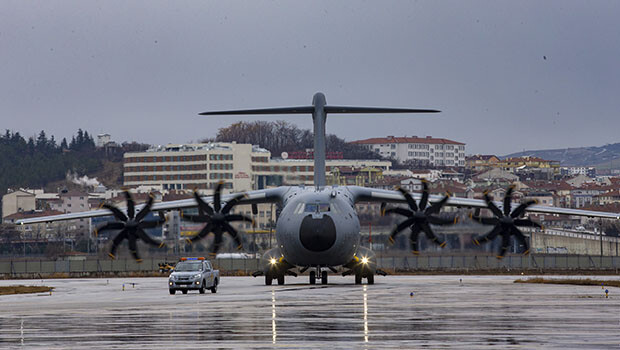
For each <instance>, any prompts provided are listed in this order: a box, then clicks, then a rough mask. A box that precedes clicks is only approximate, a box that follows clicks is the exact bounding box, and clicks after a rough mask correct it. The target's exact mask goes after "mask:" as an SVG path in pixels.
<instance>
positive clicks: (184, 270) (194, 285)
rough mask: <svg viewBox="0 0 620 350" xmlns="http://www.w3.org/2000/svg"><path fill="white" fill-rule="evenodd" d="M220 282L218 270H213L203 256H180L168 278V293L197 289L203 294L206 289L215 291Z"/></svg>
mask: <svg viewBox="0 0 620 350" xmlns="http://www.w3.org/2000/svg"><path fill="white" fill-rule="evenodd" d="M219 282H220V272H219V270H214V269H213V266H212V265H211V262H210V261H209V260H206V259H205V258H203V257H199V258H181V260H180V261H179V262H178V263H177V264H176V266H175V268H174V271H173V272H172V273H171V274H170V277H169V278H168V289H169V290H170V294H175V293H176V291H177V290H180V291H181V292H182V293H183V294H187V292H188V291H189V290H198V292H200V294H204V293H205V291H206V290H207V289H209V290H210V291H211V293H216V292H217V285H218V284H219Z"/></svg>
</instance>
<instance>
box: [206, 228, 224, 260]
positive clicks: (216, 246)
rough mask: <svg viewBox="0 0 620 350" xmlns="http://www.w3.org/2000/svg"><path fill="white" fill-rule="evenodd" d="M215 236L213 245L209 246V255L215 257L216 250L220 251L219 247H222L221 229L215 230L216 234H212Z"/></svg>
mask: <svg viewBox="0 0 620 350" xmlns="http://www.w3.org/2000/svg"><path fill="white" fill-rule="evenodd" d="M214 234H215V239H214V240H213V245H212V246H211V249H210V250H209V254H210V255H216V254H217V252H218V250H220V245H222V238H223V237H222V229H221V228H218V229H216V232H214Z"/></svg>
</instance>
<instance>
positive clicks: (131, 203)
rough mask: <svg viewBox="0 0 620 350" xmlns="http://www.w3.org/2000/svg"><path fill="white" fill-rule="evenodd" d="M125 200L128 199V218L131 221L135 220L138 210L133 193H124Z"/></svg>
mask: <svg viewBox="0 0 620 350" xmlns="http://www.w3.org/2000/svg"><path fill="white" fill-rule="evenodd" d="M123 193H124V194H125V199H127V216H128V217H129V218H130V219H133V218H134V217H135V215H136V208H135V203H134V201H133V198H132V196H131V193H129V191H124V192H123Z"/></svg>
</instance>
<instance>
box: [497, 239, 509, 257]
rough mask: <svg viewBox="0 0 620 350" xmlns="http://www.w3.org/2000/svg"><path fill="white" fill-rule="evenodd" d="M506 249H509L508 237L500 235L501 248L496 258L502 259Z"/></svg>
mask: <svg viewBox="0 0 620 350" xmlns="http://www.w3.org/2000/svg"><path fill="white" fill-rule="evenodd" d="M508 248H510V235H509V234H506V233H502V246H501V248H500V250H499V255H497V258H498V259H501V258H503V257H504V255H505V254H506V251H507V250H508Z"/></svg>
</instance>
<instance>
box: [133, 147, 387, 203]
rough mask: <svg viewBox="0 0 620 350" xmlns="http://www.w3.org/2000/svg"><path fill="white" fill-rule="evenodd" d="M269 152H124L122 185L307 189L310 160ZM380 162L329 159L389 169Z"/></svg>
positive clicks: (334, 162) (198, 149) (218, 149)
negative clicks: (293, 186) (284, 157)
mask: <svg viewBox="0 0 620 350" xmlns="http://www.w3.org/2000/svg"><path fill="white" fill-rule="evenodd" d="M270 157H271V153H270V152H269V151H268V150H265V149H262V148H260V147H258V146H253V145H250V144H237V143H234V142H233V143H224V142H218V143H209V144H185V145H168V146H165V147H157V148H153V149H149V150H147V151H145V152H133V153H125V164H124V177H125V179H124V185H125V186H128V187H138V186H162V189H163V190H164V191H165V190H171V189H179V190H181V189H185V190H187V189H213V188H215V186H216V185H217V183H218V182H220V181H223V182H224V184H225V188H227V189H229V190H232V191H234V192H243V191H248V190H252V189H262V188H266V187H273V186H280V185H300V184H303V185H312V184H313V183H314V161H313V160H312V159H271V158H270ZM391 165H392V163H391V162H390V161H381V160H372V159H371V160H347V159H333V160H331V159H330V160H327V161H326V172H328V173H329V172H330V171H331V169H332V168H335V167H375V168H379V169H381V170H389V169H390V167H391Z"/></svg>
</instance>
